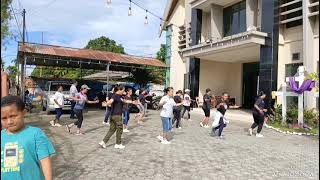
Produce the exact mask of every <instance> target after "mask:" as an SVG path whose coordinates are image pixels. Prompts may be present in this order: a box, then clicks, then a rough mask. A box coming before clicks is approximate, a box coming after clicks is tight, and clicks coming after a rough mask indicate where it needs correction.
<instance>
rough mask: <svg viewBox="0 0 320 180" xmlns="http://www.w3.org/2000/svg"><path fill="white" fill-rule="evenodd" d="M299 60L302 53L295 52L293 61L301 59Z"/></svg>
mask: <svg viewBox="0 0 320 180" xmlns="http://www.w3.org/2000/svg"><path fill="white" fill-rule="evenodd" d="M299 60H300V53H293V54H292V61H299Z"/></svg>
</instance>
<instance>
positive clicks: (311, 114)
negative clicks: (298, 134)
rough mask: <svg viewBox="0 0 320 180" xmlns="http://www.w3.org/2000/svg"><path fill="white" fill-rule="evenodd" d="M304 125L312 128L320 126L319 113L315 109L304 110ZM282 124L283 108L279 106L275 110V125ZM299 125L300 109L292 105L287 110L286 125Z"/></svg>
mask: <svg viewBox="0 0 320 180" xmlns="http://www.w3.org/2000/svg"><path fill="white" fill-rule="evenodd" d="M303 117H304V118H303V119H304V123H305V124H307V125H308V126H310V127H314V128H317V127H318V126H319V112H317V111H316V110H314V109H304V110H303ZM280 122H282V107H281V105H277V107H276V108H275V118H274V120H273V123H280ZM296 123H298V107H297V106H296V105H291V106H289V107H288V109H287V121H286V124H296Z"/></svg>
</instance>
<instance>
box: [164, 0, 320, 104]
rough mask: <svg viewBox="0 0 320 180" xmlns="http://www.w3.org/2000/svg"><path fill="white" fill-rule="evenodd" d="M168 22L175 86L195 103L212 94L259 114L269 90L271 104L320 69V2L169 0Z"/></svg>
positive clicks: (171, 81) (171, 77) (307, 101)
mask: <svg viewBox="0 0 320 180" xmlns="http://www.w3.org/2000/svg"><path fill="white" fill-rule="evenodd" d="M163 19H164V20H165V22H164V23H163V24H162V27H163V31H165V32H166V35H167V36H166V37H167V41H166V42H167V64H168V65H170V71H168V72H167V79H168V81H167V83H168V85H170V86H173V87H174V88H175V89H185V88H189V89H191V91H192V92H191V93H192V94H191V95H192V96H193V97H200V98H201V97H202V96H203V95H204V93H205V89H206V88H210V89H212V91H213V93H214V94H216V95H220V94H221V93H222V92H228V93H229V94H230V95H231V97H232V98H234V99H235V102H236V104H238V105H241V106H242V107H244V108H251V107H252V105H253V102H254V98H255V97H256V95H257V92H258V91H261V90H262V91H265V92H266V93H267V94H268V101H267V102H268V103H270V102H271V92H272V91H277V90H279V89H280V87H281V85H282V83H284V82H285V79H286V77H288V76H293V75H295V73H296V70H297V67H298V66H299V65H304V66H305V67H306V70H307V72H315V71H317V70H318V69H317V67H318V62H319V55H318V54H319V51H318V47H319V22H318V21H319V1H318V0H168V2H167V6H166V9H165V12H164V17H163ZM163 33H164V32H163ZM315 105H316V99H315V98H314V93H313V92H311V93H306V94H305V106H307V107H309V108H311V107H315Z"/></svg>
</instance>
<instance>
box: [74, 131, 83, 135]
mask: <svg viewBox="0 0 320 180" xmlns="http://www.w3.org/2000/svg"><path fill="white" fill-rule="evenodd" d="M75 135H76V136H80V135H84V134H83V133H82V132H76V134H75Z"/></svg>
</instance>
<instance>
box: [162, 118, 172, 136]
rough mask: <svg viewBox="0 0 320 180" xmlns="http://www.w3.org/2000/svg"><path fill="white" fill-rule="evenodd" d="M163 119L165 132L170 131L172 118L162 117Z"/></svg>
mask: <svg viewBox="0 0 320 180" xmlns="http://www.w3.org/2000/svg"><path fill="white" fill-rule="evenodd" d="M161 120H162V129H163V131H164V132H169V131H170V130H171V128H172V121H171V118H168V117H161Z"/></svg>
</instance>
